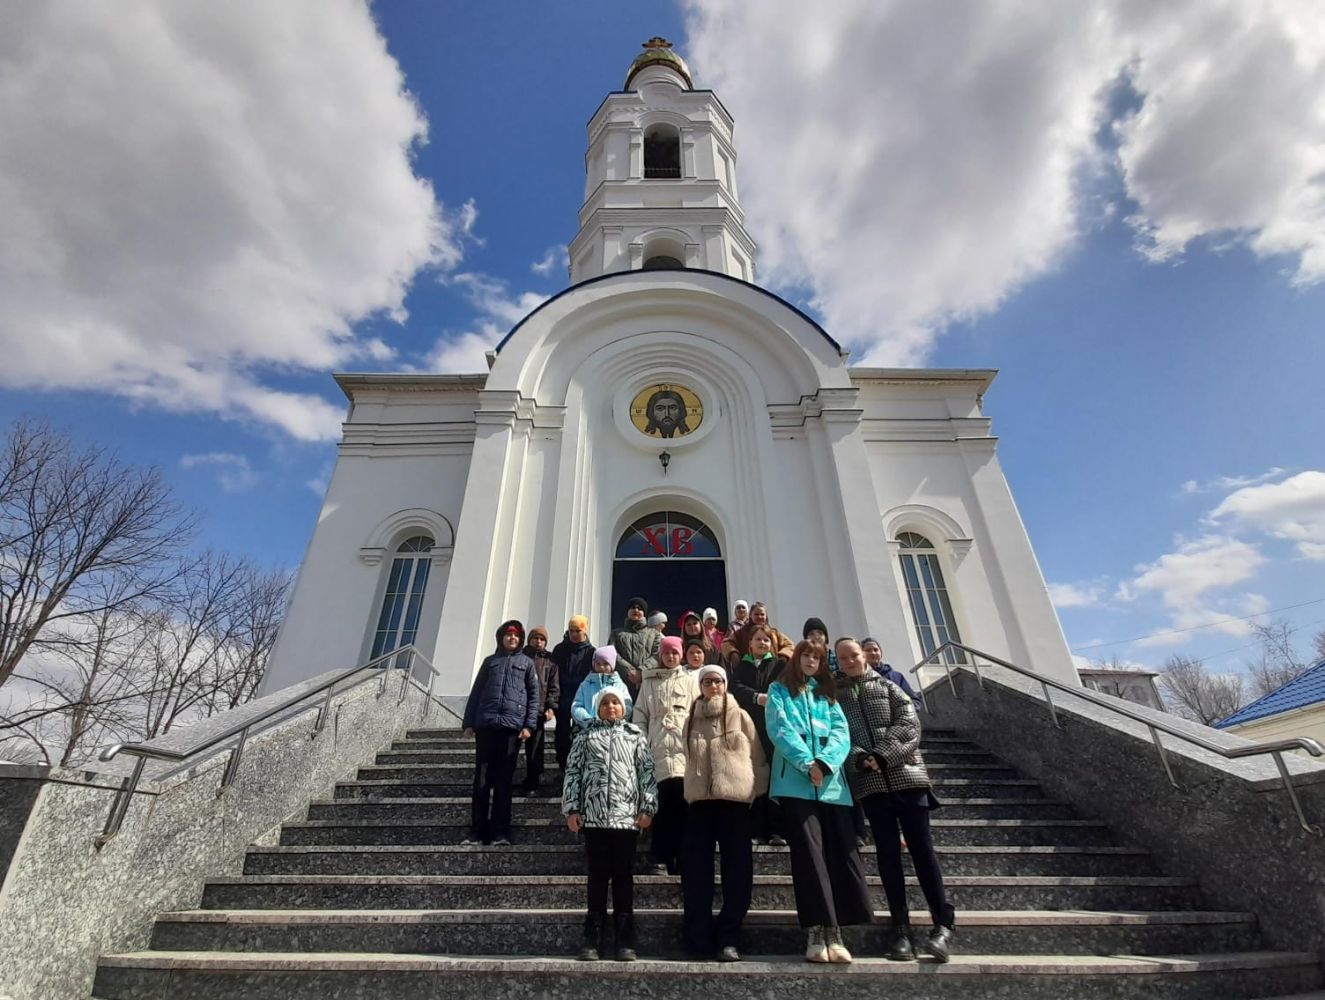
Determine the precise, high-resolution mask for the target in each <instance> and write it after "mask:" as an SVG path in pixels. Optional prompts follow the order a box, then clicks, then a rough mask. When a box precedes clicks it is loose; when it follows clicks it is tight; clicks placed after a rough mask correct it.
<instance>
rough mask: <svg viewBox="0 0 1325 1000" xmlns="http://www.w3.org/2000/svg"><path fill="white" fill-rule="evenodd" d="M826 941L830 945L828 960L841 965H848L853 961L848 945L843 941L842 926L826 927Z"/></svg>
mask: <svg viewBox="0 0 1325 1000" xmlns="http://www.w3.org/2000/svg"><path fill="white" fill-rule="evenodd" d="M824 941H825V943H826V944H827V946H828V961H830V962H836V963H837V964H839V965H846V964H847V963H848V962H850V961H851V952H849V951H847V946H846V945H844V944H843V943H842V928H841V927H825V928H824Z"/></svg>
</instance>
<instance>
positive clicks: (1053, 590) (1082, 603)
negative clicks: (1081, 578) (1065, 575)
mask: <svg viewBox="0 0 1325 1000" xmlns="http://www.w3.org/2000/svg"><path fill="white" fill-rule="evenodd" d="M1103 597H1104V588H1103V586H1101V585H1100V584H1078V583H1051V584H1049V600H1051V601H1053V603H1054V607H1056V608H1060V609H1062V608H1090V607H1094V606H1095V605H1097V604H1099V603H1100V601H1101V599H1102V598H1103Z"/></svg>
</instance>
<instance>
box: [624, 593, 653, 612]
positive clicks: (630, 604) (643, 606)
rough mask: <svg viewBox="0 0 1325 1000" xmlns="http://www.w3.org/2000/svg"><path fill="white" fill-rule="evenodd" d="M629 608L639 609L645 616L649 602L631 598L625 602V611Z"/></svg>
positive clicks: (639, 598) (640, 598)
mask: <svg viewBox="0 0 1325 1000" xmlns="http://www.w3.org/2000/svg"><path fill="white" fill-rule="evenodd" d="M631 608H639V609H640V610H641V611H643V612H644V613H645V614H646V615H647V614H648V613H649V602H648V601H646V600H645V599H644V598H642V597H632V598H631V599H630V600H628V601H627V602H626V610H627V611H629V610H630V609H631Z"/></svg>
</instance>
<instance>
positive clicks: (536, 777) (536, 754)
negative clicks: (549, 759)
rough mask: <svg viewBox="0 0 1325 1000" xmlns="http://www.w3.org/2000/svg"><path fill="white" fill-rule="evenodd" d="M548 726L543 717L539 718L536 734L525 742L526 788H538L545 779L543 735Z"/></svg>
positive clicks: (535, 728) (535, 729)
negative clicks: (543, 778)
mask: <svg viewBox="0 0 1325 1000" xmlns="http://www.w3.org/2000/svg"><path fill="white" fill-rule="evenodd" d="M546 725H547V722H546V720H545V719H544V718H543V716H541V715H540V716H539V717H538V725H536V726H535V727H534V734H533V735H532V736H530V737H529V739H527V740H525V741H524V784H525V787H526V788H531V789H532V788H537V787H538V782H539V781H540V780H541V779H542V777H543V733H544V727H545V726H546Z"/></svg>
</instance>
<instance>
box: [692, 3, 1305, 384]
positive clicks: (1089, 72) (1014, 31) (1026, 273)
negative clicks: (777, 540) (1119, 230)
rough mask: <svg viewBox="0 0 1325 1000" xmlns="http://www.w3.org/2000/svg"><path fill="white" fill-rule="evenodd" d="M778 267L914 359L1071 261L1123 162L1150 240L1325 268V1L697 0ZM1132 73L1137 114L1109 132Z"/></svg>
mask: <svg viewBox="0 0 1325 1000" xmlns="http://www.w3.org/2000/svg"><path fill="white" fill-rule="evenodd" d="M686 7H687V11H688V33H689V41H688V44H687V52H686V55H687V57H688V58H690V59H691V61H692V63H693V66H694V68H695V70H696V72H697V74H698V75H699V77H700V79H701V81H702V84H703V85H704V86H709V87H712V88H714V89H715V90H716V91H717V92H718V93H719V94H721V96H722V99H723V102H724V103H725V104H726V105H727V107H729V108H731V109H732V113H733V115H734V116H735V118H736V120H737V123H738V125H737V128H738V135H737V140H738V146H739V148H740V152H741V160H740V176H741V179H742V190H743V201H744V203H745V207H746V209H747V217H748V219H749V222H750V225H751V228H752V229H753V230H754V235H755V237H756V239H757V240H759V242H760V244H761V251H762V255H761V274H762V276H763V277H764V278H765V279H766V280H767V281H769V283H770V284H772V285H774V286H777V287H782V288H788V287H797V286H800V287H805V288H808V290H809V292H810V296H811V299H812V301H813V303H814V305H815V306H816V307H817V308H818V309H819V310H820V311H821V312H822V313H823V314H824V317H825V320H826V322H827V325H828V328H829V330H830V332H832V333H833V334H834V335H835V336H837V337H838V338H839V339H842V340H845V341H848V342H850V343H851V344H852V345H853V346H854V347H855V348H857V355H858V357H857V360H858V361H864V360H868V361H872V362H876V363H914V362H917V361H921V360H923V359H924V357H925V355H926V353H927V352H928V351H929V349H930V348H931V347H932V344H933V340H934V337H935V336H936V333H937V332H938V331H939V330H941V329H942V327H943V326H944V324H946V323H949V322H951V321H953V320H956V319H960V318H963V317H968V316H972V315H976V314H979V313H981V312H985V311H988V310H990V309H993V308H995V307H997V306H998V304H999V303H1000V302H1001V301H1002V300H1003V299H1004V298H1005V297H1006V296H1008V295H1009V294H1011V293H1012V292H1014V291H1015V290H1016V289H1017V288H1018V287H1019V286H1021V285H1023V284H1024V283H1026V282H1027V281H1030V280H1032V279H1034V278H1036V277H1038V276H1040V275H1042V274H1044V273H1045V272H1047V271H1048V270H1050V269H1052V268H1053V267H1054V266H1055V265H1056V264H1058V262H1060V261H1061V260H1062V259H1063V257H1064V255H1065V253H1066V252H1067V251H1068V250H1069V249H1070V247H1071V246H1072V244H1073V241H1074V239H1075V237H1076V235H1077V233H1078V230H1079V229H1080V228H1081V227H1082V226H1084V225H1088V224H1094V220H1095V219H1097V218H1098V217H1101V216H1102V215H1108V214H1109V212H1110V211H1111V206H1106V210H1105V211H1103V212H1101V211H1100V208H1099V206H1098V203H1097V202H1094V201H1092V199H1091V198H1090V197H1089V196H1087V195H1086V194H1083V191H1085V189H1086V184H1085V182H1087V181H1089V179H1090V178H1091V176H1092V175H1094V174H1096V173H1097V172H1098V171H1100V170H1102V169H1107V168H1112V169H1116V170H1117V171H1118V172H1119V173H1120V176H1121V180H1122V183H1123V185H1124V187H1125V191H1126V194H1127V195H1128V197H1129V198H1130V199H1132V200H1133V201H1134V202H1135V206H1136V210H1135V213H1134V216H1133V219H1132V223H1133V225H1134V226H1135V227H1136V229H1137V232H1138V234H1139V235H1138V238H1139V240H1140V241H1141V243H1142V244H1143V246H1144V249H1145V251H1146V252H1147V253H1148V254H1149V255H1151V256H1152V257H1155V258H1161V259H1167V258H1171V257H1172V256H1174V255H1175V254H1177V253H1180V252H1181V251H1182V249H1183V248H1184V247H1186V246H1187V244H1188V243H1190V242H1191V241H1192V240H1193V239H1195V238H1197V237H1201V236H1206V235H1210V234H1219V235H1220V236H1222V237H1225V238H1227V239H1230V240H1242V241H1245V242H1246V243H1247V245H1248V246H1250V247H1251V248H1252V250H1253V251H1254V252H1256V253H1258V254H1262V255H1265V254H1286V255H1289V256H1290V257H1291V258H1292V259H1293V261H1294V263H1295V265H1296V278H1297V279H1298V280H1299V281H1316V280H1320V279H1321V278H1325V6H1323V5H1320V4H1302V3H1294V2H1292V0H1277V2H1276V0H1266V2H1264V3H1257V4H1248V3H1240V2H1238V0H1180V2H1174V3H1168V4H1144V3H1136V2H1133V0H1099V2H1096V3H1094V4H1092V5H1090V7H1089V9H1088V10H1084V9H1083V8H1082V7H1081V6H1080V5H1077V4H1053V3H1049V4H1032V5H1027V4H1025V3H1022V2H1018V0H986V2H983V3H978V4H956V5H947V6H944V7H942V8H935V7H933V6H931V5H923V4H914V3H906V2H902V0H843V2H841V3H836V4H831V5H822V4H821V5H808V4H802V3H796V2H794V0H769V2H766V3H761V4H748V3H742V2H738V0H687V3H686ZM1121 80H1126V81H1127V82H1128V84H1129V86H1130V87H1131V88H1132V90H1133V91H1134V92H1135V94H1136V95H1137V97H1138V99H1139V101H1140V108H1139V111H1137V113H1136V114H1135V115H1133V116H1132V117H1130V118H1128V119H1126V120H1125V121H1121V122H1117V123H1116V129H1115V131H1114V133H1113V135H1114V137H1115V138H1116V140H1117V143H1118V148H1117V151H1116V154H1115V153H1111V152H1109V151H1107V150H1103V149H1101V147H1100V145H1099V141H1098V136H1099V135H1100V134H1101V130H1102V129H1103V127H1104V126H1106V125H1108V124H1109V116H1110V114H1112V113H1113V111H1111V110H1110V109H1111V106H1112V107H1116V106H1117V102H1113V104H1112V105H1111V102H1110V97H1111V96H1112V95H1113V94H1114V93H1115V92H1116V90H1117V87H1118V84H1119V81H1121Z"/></svg>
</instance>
